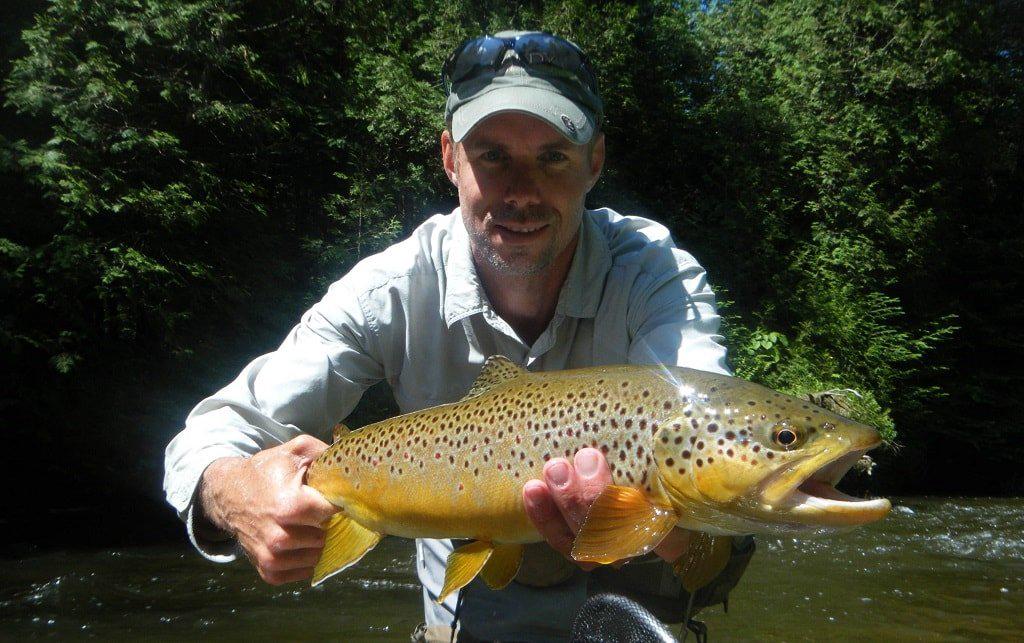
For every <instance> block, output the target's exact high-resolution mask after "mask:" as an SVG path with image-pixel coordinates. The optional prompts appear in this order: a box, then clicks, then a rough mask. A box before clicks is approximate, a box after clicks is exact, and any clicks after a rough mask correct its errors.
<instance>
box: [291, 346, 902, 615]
mask: <svg viewBox="0 0 1024 643" xmlns="http://www.w3.org/2000/svg"><path fill="white" fill-rule="evenodd" d="M879 443H880V438H879V435H878V433H877V432H876V431H875V430H874V429H872V428H871V427H868V426H865V425H863V424H859V423H857V422H854V421H852V420H849V419H847V418H844V417H842V416H839V415H836V414H834V413H831V412H829V411H827V410H825V409H822V408H819V407H817V406H814V405H813V404H811V403H809V402H807V401H805V400H802V399H798V398H795V397H791V396H788V395H784V394H782V393H777V392H775V391H772V390H771V389H767V388H765V387H763V386H760V385H757V384H753V383H751V382H747V381H744V380H741V379H737V378H733V377H727V376H724V375H718V374H713V373H707V372H703V371H697V370H692V369H686V368H676V367H660V366H608V367H595V368H584V369H578V370H569V371H556V372H546V373H545V372H541V373H532V372H528V371H525V370H523V369H522V368H520V367H518V366H516V365H515V364H514V363H513V362H512V361H510V360H509V359H507V358H504V357H500V356H498V357H492V358H490V359H488V360H487V363H486V364H485V365H484V367H483V369H482V371H481V373H480V376H479V378H478V379H477V380H476V382H475V383H474V385H473V387H472V388H471V389H470V391H469V393H468V394H467V395H466V397H465V398H463V399H462V400H460V401H459V402H455V403H452V404H444V405H441V406H436V407H433V408H428V409H424V410H422V411H417V412H415V413H409V414H406V415H401V416H398V417H395V418H391V419H389V420H385V421H383V422H378V423H376V424H371V425H368V426H365V427H363V428H362V429H360V430H358V431H352V432H344V433H343V434H342V435H340V436H339V437H338V439H337V440H336V441H335V442H334V444H333V445H331V447H330V448H328V449H327V450H326V451H324V453H323V454H322V455H321V456H320V457H319V458H317V460H316V461H314V462H313V464H312V465H311V466H310V468H309V472H308V474H307V482H308V484H309V485H310V486H312V487H313V488H314V489H316V490H318V491H319V492H320V493H321V494H323V496H324V497H325V498H326V499H327V500H329V501H330V502H331V503H332V504H334V505H335V506H337V507H338V508H339V513H338V514H337V515H336V516H335V517H334V518H333V519H331V521H329V523H328V524H327V525H326V530H327V537H326V545H325V547H324V550H323V554H322V556H321V559H320V561H319V563H318V564H317V566H316V568H315V570H314V576H313V584H318V583H320V582H322V581H323V580H324V579H325V578H327V577H328V576H331V575H333V574H335V573H337V572H339V571H341V570H343V569H345V568H346V567H348V566H349V565H352V564H353V563H355V562H356V561H358V560H359V559H360V558H361V557H362V556H363V555H364V554H366V552H368V551H369V550H370V549H372V548H373V547H374V546H375V545H376V544H377V543H378V542H379V541H380V539H381V538H382V537H383V536H384V535H386V534H391V535H395V536H404V537H406V538H459V539H470V540H472V541H474V542H471V543H469V544H467V545H464V546H462V547H460V548H458V549H456V550H455V551H454V552H452V554H451V555H450V556H449V559H448V568H447V572H446V576H445V584H444V588H443V589H442V592H441V596H440V597H439V600H444V598H445V596H447V595H448V594H449V593H451V592H453V591H455V590H457V589H459V588H460V587H463V586H464V585H466V584H467V583H469V582H470V581H471V580H472V579H473V578H474V577H475V576H476V575H477V574H480V575H481V576H482V577H483V579H484V580H485V581H486V582H487V583H488V585H489V586H491V587H493V588H496V589H497V588H500V587H504V586H505V585H506V584H508V582H509V581H510V580H511V579H512V578H513V577H514V576H515V575H516V573H517V570H518V569H519V564H520V561H521V559H522V551H523V545H524V544H526V543H532V542H537V541H540V540H541V537H540V535H539V534H538V533H537V530H536V529H535V528H534V526H533V524H532V523H531V522H530V520H529V519H528V518H527V516H526V513H525V510H524V508H523V502H522V487H523V483H525V482H526V481H527V480H530V479H532V478H540V477H541V473H542V470H543V467H544V463H545V462H546V461H548V460H550V459H551V458H556V457H560V456H564V457H569V456H571V455H572V454H574V453H575V452H576V451H577V450H579V449H582V448H584V447H596V448H599V449H600V450H601V451H603V452H604V453H605V455H606V457H607V459H608V464H609V466H610V467H611V473H612V484H611V485H610V486H609V487H607V489H606V490H605V492H604V493H603V494H602V495H601V496H600V497H599V498H598V499H597V501H596V502H595V503H594V505H593V507H592V508H591V510H590V513H589V514H588V516H587V519H586V522H585V524H584V526H583V528H582V529H581V531H580V533H579V535H578V536H577V538H576V541H575V543H574V546H573V551H572V555H573V557H574V558H575V559H576V560H578V561H591V562H598V563H611V562H614V561H617V560H620V559H624V558H628V557H631V556H637V555H640V554H643V553H646V552H648V551H650V550H651V549H653V548H654V547H655V546H657V544H658V543H659V542H660V541H661V539H662V538H663V537H664V536H665V535H666V534H667V533H668V532H669V531H670V530H671V529H672V528H673V527H676V526H680V527H685V528H687V529H691V530H697V531H701V532H704V533H706V534H709V535H711V536H725V535H737V534H750V533H755V534H758V533H760V534H787V535H808V534H821V533H828V532H832V531H836V530H841V529H845V528H850V527H854V526H857V525H861V524H865V523H868V522H872V521H875V520H878V519H880V518H882V517H883V516H885V514H886V513H888V511H889V508H890V505H889V501H888V500H884V499H878V500H860V499H857V498H853V497H850V496H847V495H845V494H843V493H840V492H839V491H837V490H836V489H835V487H834V485H835V483H836V482H838V481H839V479H840V478H842V477H843V475H844V474H845V473H846V472H847V471H848V470H849V469H850V467H851V466H852V465H853V464H854V462H856V461H857V460H858V459H860V458H861V457H862V456H863V455H864V453H865V452H866V451H868V450H869V449H871V448H873V447H875V446H877V445H878V444H879ZM723 541H727V539H725V538H715V539H707V543H706V544H707V545H708V546H705V547H704V548H703V549H701V548H700V547H698V548H695V551H696V552H698V553H696V554H695V553H694V552H691V555H690V556H689V557H688V558H687V562H686V563H685V564H682V563H681V564H680V566H677V571H679V572H680V574H681V575H683V576H684V585H686V586H687V587H688V589H692V588H694V587H699V586H700V585H702V584H704V583H705V582H707V581H708V580H710V578H711V577H713V576H714V574H715V573H716V572H717V570H718V569H719V568H720V567H721V564H722V563H723V562H724V559H725V558H727V555H726V553H727V550H726V549H724V548H723V547H722V546H720V545H721V543H722V542H723ZM700 556H704V557H705V558H706V560H704V561H702V560H699V557H700ZM713 559H714V560H713Z"/></svg>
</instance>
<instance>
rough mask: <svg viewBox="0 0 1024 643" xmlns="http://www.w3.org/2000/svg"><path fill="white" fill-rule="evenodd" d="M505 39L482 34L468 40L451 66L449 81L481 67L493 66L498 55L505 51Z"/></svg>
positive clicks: (467, 74) (461, 78)
mask: <svg viewBox="0 0 1024 643" xmlns="http://www.w3.org/2000/svg"><path fill="white" fill-rule="evenodd" d="M505 48H506V45H505V41H504V40H502V39H500V38H493V37H491V36H484V37H483V38H477V39H476V40H474V41H472V42H470V43H469V44H467V45H466V46H465V47H463V49H462V51H460V52H459V55H458V57H457V58H456V59H455V64H454V65H453V67H452V72H451V82H453V83H457V82H459V81H461V80H463V79H465V78H467V77H468V76H470V75H471V74H473V73H476V71H477V70H478V69H480V68H481V67H490V66H493V65H494V64H495V63H496V62H497V61H498V56H500V55H501V54H503V53H504V52H505Z"/></svg>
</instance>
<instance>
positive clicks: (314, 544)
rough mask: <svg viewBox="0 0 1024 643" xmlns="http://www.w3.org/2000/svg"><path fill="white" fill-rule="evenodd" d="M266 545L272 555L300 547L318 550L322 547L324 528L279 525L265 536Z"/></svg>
mask: <svg viewBox="0 0 1024 643" xmlns="http://www.w3.org/2000/svg"><path fill="white" fill-rule="evenodd" d="M266 546H267V549H268V550H270V552H271V554H274V555H278V554H284V553H286V552H290V551H295V550H300V549H315V550H320V549H323V547H324V530H323V529H320V528H318V527H306V526H302V525H293V526H288V527H281V528H279V529H277V530H275V532H274V533H273V534H271V535H270V536H269V537H268V538H267V542H266Z"/></svg>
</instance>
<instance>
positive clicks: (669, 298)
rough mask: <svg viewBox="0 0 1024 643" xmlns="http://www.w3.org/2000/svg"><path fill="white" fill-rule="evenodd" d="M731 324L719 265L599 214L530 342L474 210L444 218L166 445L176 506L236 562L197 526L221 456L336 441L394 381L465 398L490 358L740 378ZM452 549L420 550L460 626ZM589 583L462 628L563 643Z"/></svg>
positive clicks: (653, 229) (650, 226)
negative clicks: (451, 589) (471, 226)
mask: <svg viewBox="0 0 1024 643" xmlns="http://www.w3.org/2000/svg"><path fill="white" fill-rule="evenodd" d="M719 321H720V319H719V316H718V314H717V312H716V309H715V298H714V294H713V293H712V291H711V288H710V287H709V285H708V283H707V280H706V278H705V272H704V269H703V268H701V267H700V265H698V264H697V262H696V261H695V260H694V258H693V257H692V256H690V255H689V254H688V253H686V252H683V251H682V250H679V249H676V248H675V247H674V245H673V242H672V238H671V236H670V235H669V232H668V230H667V229H666V228H665V227H664V226H662V225H660V224H658V223H655V222H653V221H650V220H647V219H642V218H640V217H631V216H626V217H624V216H621V215H619V214H617V213H615V212H613V211H611V210H608V209H601V210H589V211H587V212H586V213H585V214H584V216H583V220H582V223H581V225H580V235H579V241H578V246H577V248H576V253H575V255H574V258H573V262H572V266H571V267H570V270H569V274H568V276H567V278H566V282H565V285H564V287H563V288H562V290H561V294H560V296H559V299H558V305H557V308H556V311H555V315H554V317H553V318H552V320H551V323H550V324H549V325H548V327H547V329H545V330H544V332H543V333H542V334H541V335H540V337H538V338H537V340H536V341H535V342H534V343H533V345H532V346H530V345H527V344H526V343H525V342H523V341H522V340H521V339H520V338H519V337H518V336H517V334H516V333H515V331H514V330H513V329H512V328H511V327H510V326H509V325H508V323H507V322H505V321H504V320H503V319H502V318H501V317H499V316H498V314H497V313H496V312H495V311H494V308H493V307H492V306H491V304H490V303H489V302H488V300H487V296H486V294H485V292H484V290H483V287H482V285H481V283H480V280H479V278H478V276H477V274H476V270H475V268H474V266H473V261H472V255H471V253H470V245H469V236H468V233H467V232H466V229H465V226H464V225H463V222H462V217H461V214H460V212H459V210H458V209H456V210H455V211H454V212H452V213H451V214H448V215H440V214H439V215H435V216H433V217H431V218H430V219H428V220H427V221H425V222H424V223H423V224H422V225H421V226H420V227H419V228H417V229H416V230H415V231H414V232H413V233H412V235H411V236H410V237H409V238H408V239H405V240H404V241H401V242H400V243H397V244H395V245H393V246H391V247H390V248H388V249H386V250H384V251H383V252H381V253H379V254H376V255H374V256H371V257H368V258H366V259H364V260H363V261H361V262H359V263H358V264H357V265H356V266H355V267H354V268H353V269H352V271H351V272H349V273H348V274H347V275H345V276H344V277H342V278H341V279H339V280H338V281H337V282H335V283H334V284H333V285H332V286H331V287H330V289H329V290H328V292H327V294H326V295H325V296H324V298H323V299H322V300H321V301H320V302H319V303H317V304H316V305H314V306H313V307H312V308H311V309H310V310H308V311H307V312H306V313H305V314H304V315H303V316H302V320H301V321H300V323H299V324H298V325H297V326H295V328H293V329H292V331H291V332H290V333H289V334H288V336H287V337H286V338H285V340H284V342H283V343H282V344H281V346H280V347H279V348H278V349H277V350H276V351H274V352H273V353H269V354H267V355H263V356H261V357H258V358H256V359H255V360H253V361H252V362H251V363H250V364H249V365H248V366H246V367H245V369H244V370H243V371H242V373H241V374H240V375H239V376H238V377H237V378H236V379H235V380H234V381H233V382H231V383H230V384H228V385H227V386H225V387H224V388H223V389H221V390H220V391H218V392H217V393H215V394H214V395H213V396H211V397H209V398H207V399H205V400H203V401H202V402H200V403H199V404H198V405H197V406H196V407H195V409H193V410H192V412H191V413H190V414H189V416H188V418H187V419H186V421H185V428H184V429H183V430H182V431H181V432H180V433H179V434H178V435H177V436H176V437H175V438H174V439H173V440H172V441H171V443H170V444H169V445H168V446H167V451H166V459H165V476H164V490H165V492H166V493H167V500H168V502H170V504H171V505H172V506H174V508H175V509H176V510H177V511H178V513H179V515H180V516H181V517H182V519H183V520H184V521H185V523H186V526H187V529H188V534H189V538H190V539H191V540H192V542H193V544H194V545H195V546H196V548H197V549H198V550H199V551H200V552H201V553H202V554H203V555H204V556H206V557H207V558H209V559H211V560H214V561H218V562H227V561H230V560H234V558H235V557H236V555H237V549H236V545H235V544H234V543H233V542H213V541H207V540H204V539H203V538H202V537H201V534H197V533H196V529H195V522H194V515H193V511H194V507H195V502H194V498H195V491H196V487H197V486H198V483H199V479H200V477H201V476H202V474H203V471H204V470H205V469H206V467H207V466H209V464H210V463H211V462H213V461H214V460H216V459H218V458H222V457H226V456H243V457H247V456H251V455H252V454H254V453H256V452H258V451H260V450H261V449H265V448H268V447H273V446H277V445H279V444H282V443H284V442H286V441H288V440H290V439H292V438H294V437H296V436H297V435H299V434H301V433H309V434H312V435H314V436H316V437H318V438H320V439H323V440H325V441H330V435H331V429H332V428H333V427H334V425H335V424H336V423H337V422H339V421H340V420H342V419H343V418H344V417H345V416H347V415H348V414H349V412H350V411H351V410H352V409H353V408H354V407H355V405H356V403H357V402H358V401H359V398H360V396H361V395H362V394H363V392H364V391H365V390H366V389H367V388H368V387H370V386H371V385H373V384H374V383H376V382H378V381H380V380H382V379H386V380H387V381H388V383H389V384H390V385H391V389H392V390H393V392H394V396H395V399H396V401H397V403H398V406H399V408H400V409H401V411H402V412H403V413H407V412H411V411H416V410H418V409H422V408H425V407H429V406H434V405H437V404H443V403H446V402H452V401H455V400H458V399H459V398H461V397H462V396H463V395H464V394H465V392H466V391H467V390H468V389H469V387H470V385H471V384H472V382H473V380H474V379H475V377H476V375H477V374H478V372H479V370H480V367H481V366H482V365H483V363H484V360H485V359H486V358H487V357H489V356H491V355H505V356H507V357H509V358H511V359H512V360H513V361H515V362H517V363H518V364H520V365H522V366H523V367H525V368H527V369H529V370H534V371H548V370H557V369H565V368H576V367H584V366H594V365H601V364H621V363H655V362H661V363H665V364H674V365H678V366H689V367H692V368H698V369H703V370H707V371H715V372H720V373H727V368H726V365H725V348H724V347H723V346H722V345H721V343H720V341H721V337H720V336H719V335H718V327H719ZM451 550H452V544H451V541H449V540H420V541H417V546H416V553H417V571H418V574H419V577H420V581H421V582H422V583H423V601H424V610H425V613H426V620H427V623H428V624H443V625H447V624H449V623H450V622H451V620H452V612H453V611H454V607H455V597H454V595H453V596H451V597H449V599H448V600H447V602H446V603H445V604H444V605H437V604H436V603H435V602H434V599H435V598H436V597H437V594H438V592H439V590H440V588H441V584H442V581H443V579H444V567H445V559H446V557H447V555H448V553H449V552H450V551H451ZM662 567H664V566H662ZM658 582H660V581H658ZM586 585H587V574H584V573H582V572H580V573H577V574H575V575H574V576H573V578H572V579H571V580H570V581H569V582H567V583H563V584H561V585H559V586H557V587H553V588H545V589H533V588H530V587H526V586H523V585H519V584H517V583H512V584H511V585H510V586H509V587H508V588H506V589H505V590H502V591H500V592H492V591H490V590H487V589H486V586H484V585H483V584H482V583H480V582H474V583H473V584H471V585H470V586H469V588H468V591H467V593H466V597H465V602H464V605H463V611H462V613H461V615H460V620H461V622H462V623H463V627H464V629H466V631H468V632H470V633H472V634H473V635H474V636H476V637H478V638H484V639H504V640H516V639H519V640H524V639H528V640H531V641H534V640H547V639H552V640H554V639H558V638H564V637H565V636H566V634H567V632H568V628H569V624H570V619H571V618H572V616H573V614H574V613H575V611H576V609H577V608H578V607H579V605H580V604H582V602H583V600H584V599H585V597H586Z"/></svg>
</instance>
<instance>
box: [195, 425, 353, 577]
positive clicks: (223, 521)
mask: <svg viewBox="0 0 1024 643" xmlns="http://www.w3.org/2000/svg"><path fill="white" fill-rule="evenodd" d="M326 448H327V445H326V444H324V443H323V442H321V441H320V440H317V439H316V438H313V437H310V436H308V435H301V436H299V437H297V438H295V439H294V440H291V441H289V442H286V443H284V444H282V445H281V446H278V447H274V448H272V449H267V450H265V451H261V452H260V453H257V454H256V455H254V456H252V457H251V458H221V459H220V460H215V461H214V462H213V463H212V464H211V465H210V466H209V467H207V468H206V471H205V472H204V473H203V478H202V482H200V486H199V502H200V506H199V507H198V509H199V510H200V511H201V512H202V513H203V514H204V515H205V516H206V518H207V519H208V520H209V521H210V522H212V523H213V524H214V525H215V526H216V527H218V528H220V529H223V530H224V531H227V532H229V533H231V534H232V535H234V536H235V537H237V538H238V543H239V544H240V545H241V546H242V549H244V550H245V553H246V555H247V556H248V557H249V560H250V561H252V564H253V565H254V566H255V567H256V570H257V571H258V572H259V574H260V576H261V577H262V578H263V580H265V581H266V582H268V583H270V584H271V585H280V584H282V583H288V582H292V581H297V580H302V579H305V578H310V577H312V575H313V565H315V564H316V561H317V560H318V559H319V558H320V552H321V550H323V547H324V532H323V530H322V529H321V528H320V525H321V524H322V523H323V522H324V521H325V520H327V519H328V518H329V517H331V516H332V515H333V514H334V513H335V512H336V511H337V508H336V507H335V506H334V505H332V504H331V503H329V502H327V501H326V500H324V498H323V496H321V495H320V494H319V493H318V492H317V491H315V490H314V489H313V488H312V487H308V486H306V485H305V484H303V478H304V476H305V474H306V469H307V468H308V467H309V464H310V463H311V462H312V461H313V460H314V459H315V458H316V457H317V456H318V455H320V453H321V452H322V451H323V450H324V449H326Z"/></svg>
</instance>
